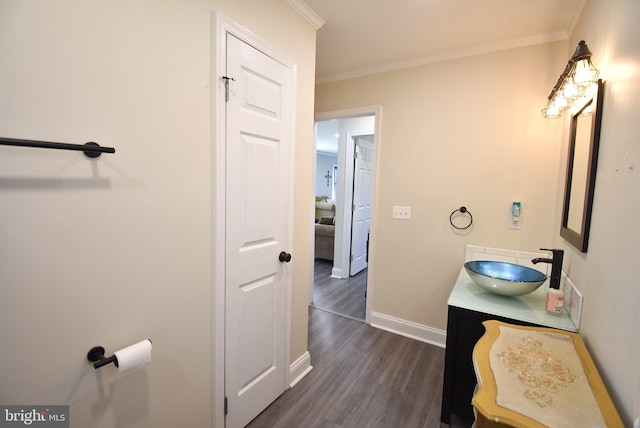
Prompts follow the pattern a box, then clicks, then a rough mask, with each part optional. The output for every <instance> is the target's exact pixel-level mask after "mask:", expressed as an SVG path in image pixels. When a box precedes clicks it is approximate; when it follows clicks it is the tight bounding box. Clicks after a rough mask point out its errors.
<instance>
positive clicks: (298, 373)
mask: <svg viewBox="0 0 640 428" xmlns="http://www.w3.org/2000/svg"><path fill="white" fill-rule="evenodd" d="M311 370H313V366H312V365H311V354H309V351H307V352H305V353H304V354H302V356H301V357H300V358H298V359H297V360H295V361H294V362H293V363H292V364H291V366H290V367H289V379H290V381H289V388H293V387H294V386H295V385H296V384H297V383H298V382H300V381H301V380H302V378H303V377H305V376H306V375H307V373H309V372H310V371H311Z"/></svg>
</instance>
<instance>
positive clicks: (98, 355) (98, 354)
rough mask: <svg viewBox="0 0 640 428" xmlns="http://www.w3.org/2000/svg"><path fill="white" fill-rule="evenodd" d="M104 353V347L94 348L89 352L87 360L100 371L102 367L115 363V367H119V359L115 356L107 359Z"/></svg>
mask: <svg viewBox="0 0 640 428" xmlns="http://www.w3.org/2000/svg"><path fill="white" fill-rule="evenodd" d="M104 352H105V351H104V347H102V346H94V347H93V348H91V349H90V350H89V352H88V353H87V360H89V361H90V362H92V363H94V364H93V368H94V369H99V368H100V367H102V366H106V365H107V364H111V363H114V365H115V366H116V367H118V358H116V356H115V354H114V355H112V356H110V357H105V356H104Z"/></svg>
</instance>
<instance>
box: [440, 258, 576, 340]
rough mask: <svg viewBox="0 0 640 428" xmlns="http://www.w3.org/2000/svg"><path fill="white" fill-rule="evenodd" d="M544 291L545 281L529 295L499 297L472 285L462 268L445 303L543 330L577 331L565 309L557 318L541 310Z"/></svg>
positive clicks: (545, 290)
mask: <svg viewBox="0 0 640 428" xmlns="http://www.w3.org/2000/svg"><path fill="white" fill-rule="evenodd" d="M547 288H549V279H547V281H546V282H545V283H544V284H542V285H541V286H540V288H538V289H537V290H536V291H534V292H533V293H529V294H525V295H524V296H517V297H508V296H499V295H497V294H493V293H489V292H488V291H485V290H483V289H482V288H480V286H479V285H476V283H474V282H473V281H472V280H471V278H470V277H469V275H468V274H467V271H466V270H465V269H464V267H463V268H462V269H460V275H458V279H457V280H456V284H455V286H454V287H453V290H452V291H451V294H450V295H449V300H448V301H447V304H448V305H449V306H455V307H458V308H462V309H469V310H472V311H476V312H483V313H486V314H491V315H498V316H501V317H505V318H511V319H516V320H518V321H524V322H528V323H532V324H538V325H541V326H544V327H553V328H559V329H561V330H566V331H572V332H577V331H578V328H577V327H576V326H575V324H574V323H573V321H571V318H570V317H569V314H568V313H567V311H566V308H565V311H564V312H563V313H562V314H560V315H552V314H550V313H548V312H547V311H546V310H545V303H546V299H547V298H546V296H547Z"/></svg>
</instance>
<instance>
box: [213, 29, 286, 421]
mask: <svg viewBox="0 0 640 428" xmlns="http://www.w3.org/2000/svg"><path fill="white" fill-rule="evenodd" d="M226 77H228V80H227V83H228V85H229V86H228V94H229V100H228V103H227V142H226V171H227V172H226V186H227V187H226V195H227V201H226V218H227V225H226V234H227V242H226V327H225V354H226V355H225V392H226V397H227V417H226V426H227V427H232V428H235V427H243V426H245V425H246V424H247V423H249V422H250V421H251V420H252V419H253V418H254V417H256V416H257V415H258V414H259V413H260V412H261V411H262V410H264V409H265V408H266V407H267V406H268V405H269V404H270V403H271V402H272V401H273V400H275V399H276V398H277V397H278V396H279V395H280V394H282V392H284V390H285V389H286V385H287V374H288V364H287V363H288V355H287V349H286V348H287V338H286V332H287V326H286V320H287V318H286V307H287V306H286V305H287V291H288V290H289V287H290V282H291V266H290V265H289V264H287V263H286V262H285V261H280V258H279V255H280V253H281V252H283V251H284V252H285V253H288V252H289V251H290V246H291V243H292V239H291V233H290V230H291V228H290V223H291V219H290V216H289V207H290V204H291V192H290V188H291V187H290V185H289V179H290V177H289V173H290V166H291V164H290V151H291V141H290V139H291V126H292V124H291V123H290V116H291V108H290V104H291V99H290V91H291V90H292V88H291V85H292V84H291V82H292V72H291V70H290V69H289V68H287V67H285V66H284V65H282V64H280V63H279V62H277V61H275V60H274V59H272V58H270V57H269V56H267V55H265V54H263V53H262V52H260V51H259V50H257V49H255V48H253V47H252V46H250V45H248V44H246V43H244V42H242V41H241V40H239V39H237V38H236V37H234V36H232V35H227V70H226ZM232 79H233V80H232ZM285 260H286V259H285Z"/></svg>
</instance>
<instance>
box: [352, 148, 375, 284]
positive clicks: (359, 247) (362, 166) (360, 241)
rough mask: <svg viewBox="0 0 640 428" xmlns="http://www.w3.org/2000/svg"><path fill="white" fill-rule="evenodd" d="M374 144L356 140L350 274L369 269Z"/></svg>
mask: <svg viewBox="0 0 640 428" xmlns="http://www.w3.org/2000/svg"><path fill="white" fill-rule="evenodd" d="M373 149H374V147H373V143H371V142H368V141H366V140H364V139H362V138H356V140H355V152H356V159H355V168H354V173H353V174H354V175H353V207H354V210H353V216H352V220H351V267H350V272H349V274H350V275H351V276H353V275H355V274H357V273H358V272H360V271H362V270H363V269H364V268H366V267H367V240H368V238H369V231H370V229H371V201H372V197H373V188H372V186H373V171H374V164H375V163H374V150H373Z"/></svg>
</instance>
